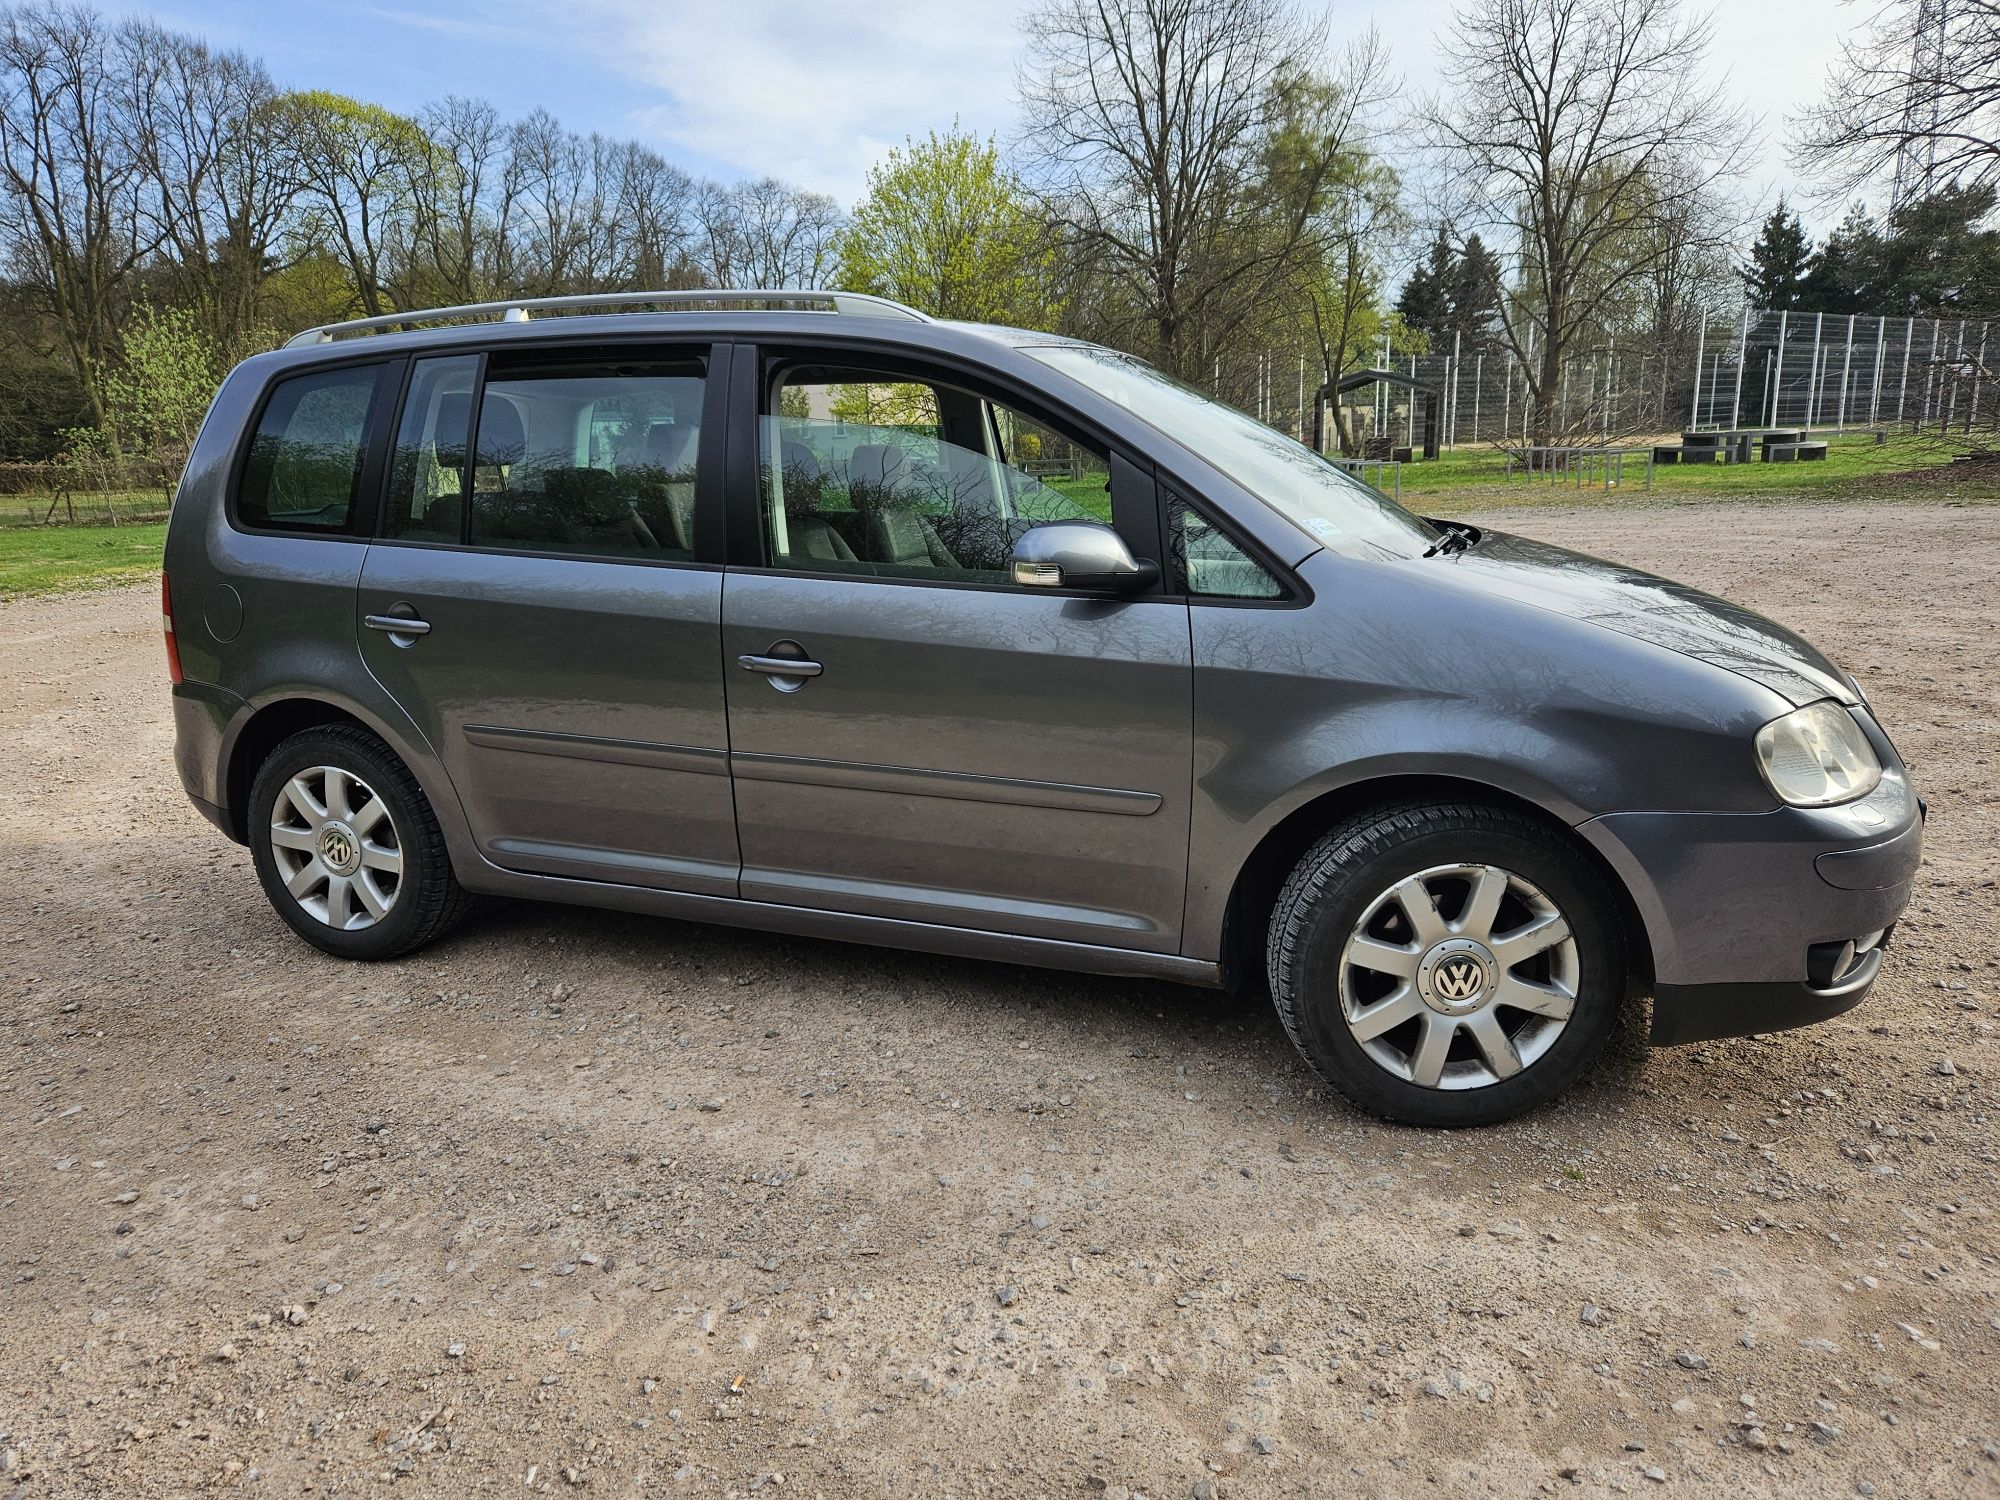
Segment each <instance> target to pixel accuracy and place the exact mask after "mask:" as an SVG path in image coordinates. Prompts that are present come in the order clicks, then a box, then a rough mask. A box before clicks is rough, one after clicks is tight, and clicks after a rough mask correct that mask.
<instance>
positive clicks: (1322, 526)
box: [1306, 516, 1340, 537]
mask: <svg viewBox="0 0 2000 1500" xmlns="http://www.w3.org/2000/svg"><path fill="white" fill-rule="evenodd" d="M1306 530H1307V531H1310V532H1311V533H1312V534H1313V535H1314V536H1317V537H1336V536H1339V535H1340V528H1339V527H1338V526H1336V525H1334V524H1333V522H1331V521H1329V520H1328V519H1327V518H1326V517H1325V516H1307V517H1306Z"/></svg>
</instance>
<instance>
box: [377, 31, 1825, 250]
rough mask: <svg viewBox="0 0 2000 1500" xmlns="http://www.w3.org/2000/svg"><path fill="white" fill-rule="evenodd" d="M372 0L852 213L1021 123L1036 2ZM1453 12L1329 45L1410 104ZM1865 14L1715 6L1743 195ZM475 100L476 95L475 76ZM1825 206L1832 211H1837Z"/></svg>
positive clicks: (614, 125) (744, 172)
mask: <svg viewBox="0 0 2000 1500" xmlns="http://www.w3.org/2000/svg"><path fill="white" fill-rule="evenodd" d="M378 3H380V4H381V5H382V8H383V9H382V13H383V14H386V15H395V16H396V17H397V18H399V19H403V20H406V21H409V22H411V23H413V24H432V25H443V26H447V27H457V26H464V25H468V24H471V25H476V26H477V28H478V29H479V30H482V31H485V32H487V33H488V34H489V35H492V36H494V38H495V39H496V40H504V41H505V42H506V43H507V44H509V45H518V43H517V42H515V38H517V37H520V36H521V35H522V34H523V33H526V34H528V35H531V36H533V37H536V38H538V39H539V40H538V41H536V42H533V43H530V45H533V46H539V47H540V48H542V49H543V50H544V51H545V52H549V53H560V54H565V55H567V56H568V57H570V58H579V59H580V58H588V59H589V60H590V62H591V64H593V65H595V66H601V67H603V68H605V69H607V70H609V71H610V72H612V73H614V74H615V75H616V76H617V77H618V79H619V80H621V83H622V85H623V86H622V87H619V88H618V89H616V90H615V92H616V93H618V94H619V95H620V96H621V99H620V103H621V104H623V105H624V106H625V108H624V110H623V112H622V122H617V121H611V120H602V119H599V120H592V121H590V122H589V124H590V125H594V126H595V127H597V128H600V129H609V130H612V131H613V132H614V133H620V132H622V131H623V130H630V131H631V132H632V133H634V134H637V135H640V136H641V137H643V138H644V139H647V140H649V141H651V142H653V143H654V144H656V145H658V146H660V147H662V148H663V149H665V150H667V151H668V152H669V153H670V154H672V155H675V156H676V157H678V158H680V159H681V160H683V161H685V162H687V164H688V165H690V166H694V167H697V168H699V169H702V170H707V171H714V172H718V173H720V174H722V175H725V176H745V177H761V176H765V175H775V176H779V177H784V178H787V179H789V180H791V181H793V182H796V183H798V184H800V185H801V186H806V187H811V188H815V189H818V190H820V191H823V192H829V193H832V194H833V195H834V196H835V197H836V198H838V199H839V200H840V201H841V202H842V203H843V204H844V205H849V204H852V203H853V202H854V200H855V199H856V198H858V197H859V196H860V194H861V191H862V189H863V186H864V181H865V176H866V173H867V169H868V168H869V167H870V166H871V165H872V164H873V163H875V162H876V161H878V160H880V158H881V156H882V154H883V153H884V152H886V151H887V150H889V149H890V148H891V147H893V146H899V145H901V144H902V143H903V140H904V138H905V137H906V136H911V135H916V136H921V135H923V134H924V132H926V131H928V130H933V129H939V130H941V129H944V128H945V127H946V126H948V125H949V124H950V123H951V121H952V120H953V118H954V117H956V118H957V119H958V120H959V122H960V123H961V124H962V125H963V126H964V127H965V128H966V129H968V130H972V131H975V132H977V133H979V134H982V135H984V134H989V133H994V134H998V135H1000V136H1001V137H1002V138H1003V139H1004V138H1005V137H1006V136H1007V135H1008V134H1009V133H1010V132H1011V131H1012V130H1013V129H1014V128H1015V126H1016V123H1017V118H1018V115H1017V103H1016V90H1015V69H1016V65H1017V63H1018V61H1019V59H1020V56H1021V50H1022V47H1023V46H1024V44H1025V42H1026V34H1025V32H1024V31H1023V29H1022V15H1023V13H1024V12H1025V11H1026V10H1028V9H1029V7H1030V5H1031V3H1032V0H956V3H950V0H809V3H799V0H735V3H730V4H722V3H718V0H568V3H567V4H564V5H562V6H561V8H560V9H559V10H558V9H556V8H555V7H551V6H550V5H549V4H548V0H488V3H487V5H486V7H485V9H483V10H482V11H481V13H480V20H479V21H478V22H477V23H467V22H464V21H462V20H457V19H453V20H443V21H439V20H434V19H432V18H431V17H429V16H426V15H425V14H424V12H423V9H422V7H424V6H425V5H426V4H427V3H428V0H378ZM1305 3H1306V4H1308V5H1310V4H1312V3H1313V0H1305ZM1689 3H1690V4H1691V5H1700V4H1701V3H1702V0H1689ZM1453 7H1454V0H1393V3H1388V0H1382V3H1375V0H1335V3H1334V4H1333V6H1332V14H1331V19H1330V26H1329V30H1330V34H1331V41H1332V42H1333V43H1334V45H1335V46H1338V45H1339V44H1340V43H1341V42H1342V41H1343V40H1344V39H1345V38H1347V37H1349V36H1352V35H1354V34H1357V33H1359V32H1360V31H1361V30H1362V29H1363V28H1365V27H1366V26H1368V25H1370V24H1371V23H1372V24H1374V25H1376V26H1378V27H1379V28H1380V29H1381V31H1382V34H1383V39H1384V40H1385V41H1386V42H1387V43H1388V44H1389V48H1390V57H1389V66H1390V68H1391V70H1392V72H1393V73H1395V74H1396V75H1399V76H1400V77H1401V78H1402V79H1403V80H1405V81H1406V85H1407V86H1406V87H1405V88H1404V89H1403V90H1402V91H1401V97H1402V98H1403V99H1404V100H1406V101H1408V100H1410V99H1413V98H1414V97H1415V96H1416V95H1418V94H1420V93H1423V92H1426V91H1428V90H1429V89H1430V88H1432V87H1434V86H1437V85H1438V84H1440V83H1446V82H1448V80H1443V79H1441V78H1440V77H1439V74H1438V65H1437V61H1436V57H1437V37H1438V35H1439V34H1440V33H1444V32H1448V31H1449V29H1450V27H1451V24H1452V10H1453ZM1863 11H1865V6H1859V5H1855V4H1837V3H1834V0H1758V3H1757V4H1756V5H1754V6H1753V5H1749V4H1735V5H1730V6H1726V7H1722V8H1721V9H1719V10H1718V11H1717V12H1716V43H1717V45H1716V49H1715V54H1714V55H1713V57H1712V58H1711V64H1712V66H1713V67H1715V68H1717V69H1720V70H1726V71H1727V72H1728V73H1729V74H1730V77H1731V88H1732V92H1733V93H1734V94H1735V95H1736V97H1737V98H1738V99H1740V100H1741V102H1742V103H1743V104H1744V105H1746V106H1747V107H1748V108H1749V109H1750V110H1751V111H1752V112H1753V113H1754V114H1755V115H1757V116H1759V117H1760V119H1759V128H1758V135H1757V139H1756V140H1755V141H1754V143H1753V158H1752V162H1751V165H1750V170H1749V173H1748V181H1747V183H1746V184H1745V186H1746V188H1747V190H1748V196H1750V197H1753V198H1757V197H1762V198H1768V197H1771V196H1774V195H1775V194H1776V193H1777V192H1779V191H1784V192H1787V193H1791V194H1792V195H1793V196H1794V197H1796V196H1797V189H1798V186H1799V184H1798V183H1797V181H1796V179H1795V177H1794V174H1793V173H1792V172H1791V170H1790V167H1789V164H1788V163H1787V161H1786V159H1785V149H1784V132H1785V128H1786V124H1787V120H1788V117H1789V116H1790V115H1791V114H1792V113H1793V112H1794V111H1796V110H1797V109H1798V108H1799V107H1800V106H1802V105H1804V104H1806V103H1808V102H1810V101H1812V100H1814V99H1816V98H1817V97H1818V96H1819V92H1820V88H1821V85H1822V82H1823V80H1824V77H1825V70H1826V67H1827V64H1828V63H1829V62H1830V61H1832V59H1833V57H1834V55H1835V53H1836V51H1837V49H1838V45H1839V41H1840V38H1841V36H1842V34H1843V33H1844V32H1846V31H1849V30H1851V29H1852V28H1853V27H1854V26H1856V25H1858V24H1861V23H1862V22H1863V20H1864V19H1865V16H1864V15H1863ZM465 91H467V92H473V93H477V92H480V89H479V86H478V81H477V79H469V80H467V81H466V89H465ZM634 96H636V99H637V102H636V103H632V102H631V101H632V99H633V97H634ZM496 102H499V103H501V104H502V106H503V108H504V107H506V106H507V105H508V104H509V103H510V102H512V103H514V104H519V105H522V106H523V112H524V110H525V104H526V103H527V102H531V101H530V100H529V98H528V96H526V95H522V94H521V93H520V92H519V90H518V89H516V90H515V91H514V98H513V99H512V100H511V101H510V100H509V99H507V98H505V97H503V98H500V99H497V100H496ZM572 123H580V122H577V121H572ZM1801 206H1802V207H1805V208H1806V211H1807V213H1808V216H1809V217H1812V216H1813V206H1812V205H1810V204H1804V205H1801ZM1821 213H1822V215H1823V216H1824V217H1826V218H1828V219H1831V218H1836V217H1838V213H1839V206H1838V205H1828V206H1826V207H1825V208H1824V209H1822V211H1821Z"/></svg>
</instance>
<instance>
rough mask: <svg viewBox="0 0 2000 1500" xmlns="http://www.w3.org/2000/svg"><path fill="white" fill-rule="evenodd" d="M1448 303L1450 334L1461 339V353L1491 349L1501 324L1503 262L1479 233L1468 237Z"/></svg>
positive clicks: (1455, 265) (1455, 269) (1454, 272)
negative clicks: (1501, 266) (1501, 267)
mask: <svg viewBox="0 0 2000 1500" xmlns="http://www.w3.org/2000/svg"><path fill="white" fill-rule="evenodd" d="M1446 300H1447V302H1448V303H1449V304H1450V320H1449V321H1450V331H1451V332H1452V333H1455V334H1457V335H1458V336H1459V338H1460V339H1461V340H1462V343H1461V345H1460V348H1461V351H1462V352H1463V353H1466V354H1472V353H1475V352H1476V351H1478V350H1481V349H1491V348H1492V347H1493V346H1494V344H1495V343H1496V342H1497V339H1496V336H1495V330H1496V329H1497V328H1498V326H1499V323H1500V260H1499V257H1498V256H1496V255H1494V253H1493V252H1492V251H1491V250H1488V249H1487V248H1486V245H1485V242H1484V241H1483V240H1481V239H1480V238H1479V236H1478V235H1476V234H1472V235H1467V236H1466V240H1465V248H1464V249H1463V250H1461V251H1460V252H1459V254H1458V258H1457V260H1456V261H1455V262H1454V263H1453V265H1452V270H1451V284H1450V287H1449V288H1448V291H1447V296H1446Z"/></svg>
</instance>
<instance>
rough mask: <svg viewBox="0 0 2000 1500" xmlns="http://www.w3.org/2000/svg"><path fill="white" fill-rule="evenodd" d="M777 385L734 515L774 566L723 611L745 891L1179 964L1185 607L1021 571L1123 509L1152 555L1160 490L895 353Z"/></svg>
mask: <svg viewBox="0 0 2000 1500" xmlns="http://www.w3.org/2000/svg"><path fill="white" fill-rule="evenodd" d="M739 357H740V355H739ZM763 370H764V379H763V382H762V389H761V401H760V408H759V411H760V415H759V416H758V419H757V420H758V427H759V431H758V435H757V436H758V453H759V464H758V472H757V473H756V474H755V475H753V476H746V477H747V478H748V479H749V480H750V483H752V484H754V485H755V487H756V493H755V495H754V497H753V496H749V495H747V494H746V495H742V496H732V500H733V501H734V502H736V503H739V504H741V503H745V502H748V503H750V504H754V506H755V509H756V514H757V529H758V532H759V534H760V549H759V553H758V557H757V559H756V560H755V561H754V562H753V563H752V564H750V565H747V566H738V565H736V564H735V563H734V562H732V565H731V567H730V569H729V572H728V575H727V578H726V581H725V586H724V595H723V656H724V662H725V664H726V665H725V677H726V679H727V695H728V703H729V710H728V711H729V742H730V767H731V770H732V773H733V776H734V781H735V787H736V816H737V829H738V836H739V841H740V844H741V849H742V859H743V873H742V893H743V895H744V896H745V897H746V898H749V899H753V900H764V901H773V902H781V903H785V904H788V905H796V906H810V907H818V908H823V909H833V910H840V911H848V912H856V913H862V914H867V915H875V916H885V917H895V918H902V919H906V920H917V921H926V922H934V923H941V924H946V925H951V926H960V927H967V928H976V929H981V930H986V931H1000V932H1009V933H1017V934H1023V935H1028V936H1037V937H1047V938H1057V939H1063V940H1068V941H1076V942H1088V943H1093V944H1100V945H1106V946H1113V947H1122V948H1131V949H1138V950H1144V951H1150V952H1174V951H1176V950H1177V949H1178V946H1179V942H1180V926H1181V910H1182V904H1183V895H1184V890H1185V880H1186V867H1187V837H1188V803H1189V774H1190V764H1191V754H1192V736H1193V725H1192V709H1191V676H1192V667H1191V664H1190V651H1189V640H1188V614H1187V606H1186V604H1185V602H1184V601H1181V600H1178V599H1170V598H1168V597H1166V596H1165V595H1163V594H1161V593H1159V592H1158V591H1157V590H1156V591H1154V592H1152V593H1150V594H1144V595H1139V596H1135V597H1129V598H1110V599H1107V598H1094V597H1087V596H1084V595H1081V594H1078V593H1074V592H1072V593H1064V592H1060V591H1051V590H1041V589H1030V588H1024V587H1020V586H1017V585H1015V584H1014V583H1013V582H1012V581H1011V578H1010V575H1009V571H1008V566H1007V553H1008V551H1009V550H1010V547H1011V542H1012V539H1013V538H1014V537H1015V536H1017V535H1018V534H1019V533H1020V532H1021V531H1022V530H1024V529H1026V528H1027V527H1029V526H1032V525H1035V524H1037V523H1038V522H1041V521H1049V520H1057V519H1068V518H1093V519H1096V518H1103V519H1108V518H1110V517H1111V515H1112V514H1113V512H1114V509H1115V510H1116V511H1118V512H1119V513H1120V514H1121V516H1128V517H1138V518H1142V519H1141V522H1140V524H1138V525H1136V526H1135V527H1134V528H1133V530H1134V533H1135V535H1134V536H1128V543H1130V542H1133V541H1135V540H1136V542H1137V546H1135V550H1140V549H1141V548H1144V549H1146V550H1145V551H1144V552H1142V555H1155V556H1156V555H1157V546H1158V543H1157V521H1156V520H1155V521H1154V523H1153V527H1152V528H1151V534H1148V528H1146V526H1145V525H1144V524H1143V518H1144V517H1146V516H1149V515H1152V516H1156V514H1157V512H1156V511H1155V510H1154V508H1153V506H1154V502H1153V494H1152V479H1151V476H1150V474H1149V473H1148V472H1147V471H1145V470H1143V469H1140V468H1138V467H1136V466H1134V465H1131V464H1128V463H1125V462H1123V461H1119V462H1116V463H1114V462H1112V461H1111V459H1110V457H1109V454H1108V453H1107V452H1106V451H1105V450H1103V449H1101V448H1097V447H1094V446H1092V445H1091V444H1090V443H1089V442H1088V441H1087V440H1079V437H1080V434H1077V433H1075V432H1072V431H1068V430H1061V429H1058V428H1057V427H1055V426H1053V425H1051V424H1050V423H1048V422H1046V421H1042V420H1039V419H1037V418H1035V417H1033V416H1031V415H1029V414H1027V413H1024V412H1020V411H1016V410H1012V409H1009V408H1007V407H1005V406H1001V405H998V404H996V403H993V402H990V401H987V400H985V399H983V398H982V397H981V396H980V395H978V394H977V393H976V392H973V391H971V390H968V389H965V388H962V387H960V386H959V385H957V384H955V383H953V382H952V381H950V380H947V379H942V378H938V377H936V376H933V375H929V374H920V373H917V372H915V371H913V370H906V369H899V368H897V367H896V366H894V365H892V364H885V363H882V362H881V360H880V357H879V356H871V357H870V360H869V362H868V363H867V364H866V365H850V364H844V363H838V362H833V363H830V362H828V361H827V359H826V357H825V356H824V355H819V356H816V357H814V359H813V361H812V362H811V363H807V362H805V361H803V360H799V359H785V358H772V359H768V360H767V362H766V364H765V365H764V366H763ZM1114 474H1115V476H1116V477H1115V478H1114ZM774 656H775V657H777V658H779V659H780V660H781V661H782V660H783V659H785V658H790V659H793V660H797V661H798V662H799V663H800V666H799V668H798V669H797V670H796V671H791V672H787V671H785V670H783V669H782V667H781V668H780V669H779V670H778V671H776V672H775V673H774V672H773V671H772V670H771V668H770V659H771V658H773V657H774ZM739 658H756V659H762V661H763V665H762V666H761V667H746V666H739V665H738V661H739ZM814 669H816V670H814Z"/></svg>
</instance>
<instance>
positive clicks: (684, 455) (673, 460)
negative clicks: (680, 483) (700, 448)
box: [646, 422, 701, 475]
mask: <svg viewBox="0 0 2000 1500" xmlns="http://www.w3.org/2000/svg"><path fill="white" fill-rule="evenodd" d="M700 436H701V429H700V428H698V427H696V426H694V425H693V424H692V423H685V422H655V423H653V424H652V425H651V426H650V427H648V428H647V429H646V462H647V463H649V464H658V465H659V466H660V467H661V468H663V469H665V470H666V471H667V472H668V473H669V474H676V475H677V474H679V473H680V472H681V471H682V470H683V469H691V468H693V467H694V459H695V451H696V443H697V441H698V439H699V438H700Z"/></svg>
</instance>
